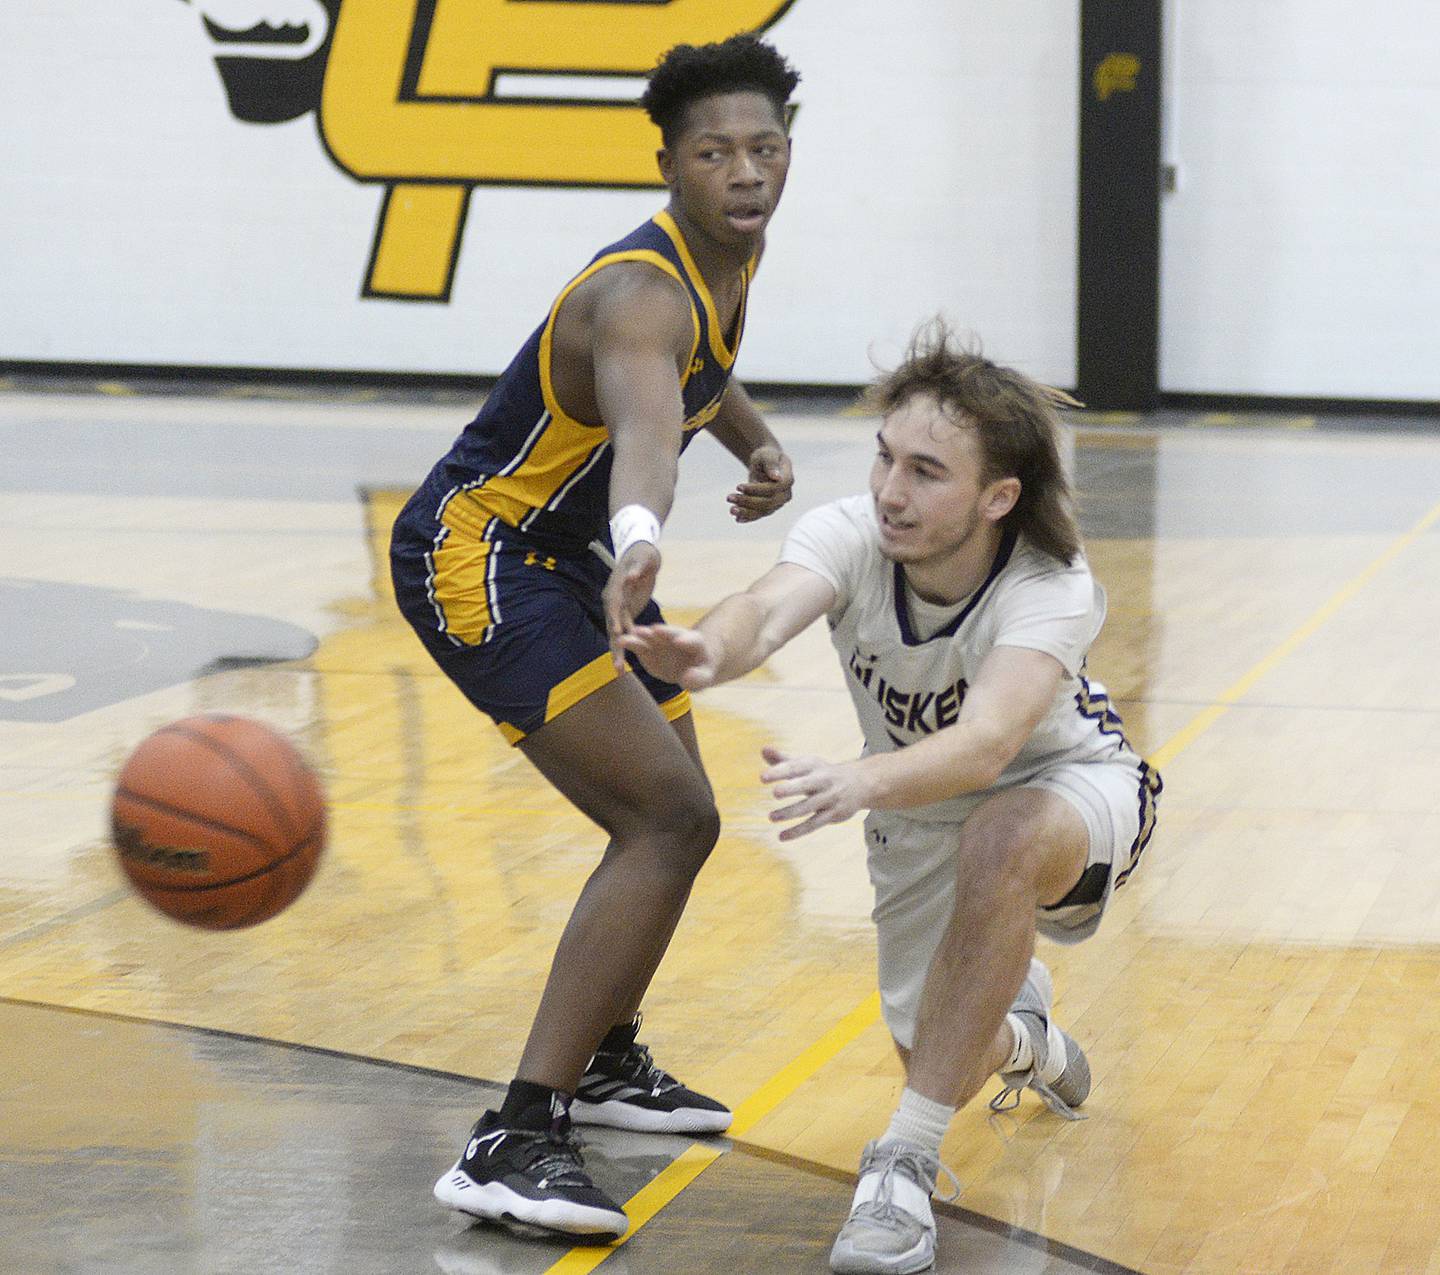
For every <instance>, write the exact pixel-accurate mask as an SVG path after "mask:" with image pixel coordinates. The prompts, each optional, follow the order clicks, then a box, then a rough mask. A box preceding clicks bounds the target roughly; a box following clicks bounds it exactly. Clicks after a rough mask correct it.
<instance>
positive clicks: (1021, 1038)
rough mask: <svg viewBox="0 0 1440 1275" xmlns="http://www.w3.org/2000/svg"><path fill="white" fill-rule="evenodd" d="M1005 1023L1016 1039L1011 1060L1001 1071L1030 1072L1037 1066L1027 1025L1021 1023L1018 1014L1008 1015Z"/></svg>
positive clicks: (1011, 1052)
mask: <svg viewBox="0 0 1440 1275" xmlns="http://www.w3.org/2000/svg"><path fill="white" fill-rule="evenodd" d="M1005 1022H1006V1023H1007V1024H1008V1025H1009V1027H1010V1031H1011V1034H1012V1035H1013V1036H1014V1037H1015V1044H1014V1045H1013V1046H1012V1047H1011V1049H1010V1057H1009V1059H1008V1060H1007V1061H1006V1062H1005V1065H1004V1066H1003V1067H1001V1068H1000V1070H1001V1071H1003V1072H1012V1071H1029V1070H1030V1068H1031V1067H1033V1066H1034V1065H1035V1051H1034V1050H1033V1049H1032V1048H1031V1047H1030V1033H1029V1032H1027V1031H1026V1030H1025V1024H1024V1023H1022V1022H1021V1021H1020V1017H1019V1015H1018V1014H1006V1015H1005Z"/></svg>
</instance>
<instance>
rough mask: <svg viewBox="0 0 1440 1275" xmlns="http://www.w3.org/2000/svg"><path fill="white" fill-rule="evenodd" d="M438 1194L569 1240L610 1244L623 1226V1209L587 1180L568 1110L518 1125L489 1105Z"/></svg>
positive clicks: (476, 1212) (453, 1203) (454, 1204)
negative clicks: (545, 1121)
mask: <svg viewBox="0 0 1440 1275" xmlns="http://www.w3.org/2000/svg"><path fill="white" fill-rule="evenodd" d="M435 1198H436V1199H437V1200H439V1201H440V1203H441V1204H445V1205H448V1206H449V1207H450V1208H452V1209H459V1210H460V1212H462V1213H469V1214H470V1215H471V1216H473V1217H482V1218H487V1219H489V1220H490V1221H492V1222H500V1223H503V1224H511V1225H516V1226H518V1228H520V1229H524V1228H532V1229H534V1230H538V1231H541V1232H544V1233H546V1234H550V1235H560V1236H564V1237H565V1238H566V1239H570V1240H580V1241H592V1242H594V1243H596V1244H608V1243H610V1241H611V1240H618V1239H619V1238H620V1237H621V1236H622V1235H624V1234H625V1230H626V1227H628V1226H629V1221H628V1219H627V1218H626V1217H625V1210H624V1209H622V1208H621V1207H620V1206H619V1205H618V1204H616V1203H615V1201H614V1200H612V1199H611V1198H610V1197H609V1196H608V1195H606V1194H605V1192H604V1191H602V1190H600V1188H599V1187H597V1186H596V1185H595V1183H594V1182H592V1181H591V1180H590V1175H589V1174H588V1173H586V1172H585V1162H584V1160H583V1159H582V1158H581V1155H580V1139H579V1138H577V1137H576V1136H575V1135H574V1133H572V1132H571V1129H570V1119H569V1117H568V1116H566V1115H565V1114H564V1113H563V1112H561V1113H560V1114H558V1115H556V1117H555V1118H554V1120H553V1121H552V1122H551V1125H550V1128H549V1129H548V1130H546V1131H545V1132H543V1133H537V1132H535V1131H534V1130H531V1129H514V1128H509V1127H507V1126H505V1125H503V1124H501V1123H500V1117H499V1115H498V1113H496V1112H494V1111H487V1112H486V1113H485V1114H484V1115H483V1116H481V1117H480V1120H479V1122H478V1123H477V1124H476V1125H475V1128H474V1129H473V1130H472V1131H471V1133H470V1141H469V1143H468V1144H467V1146H466V1147H465V1153H464V1154H463V1155H462V1156H461V1157H460V1158H459V1159H458V1160H457V1161H456V1162H455V1167H454V1168H453V1169H451V1170H449V1172H447V1173H443V1174H441V1175H440V1180H439V1181H438V1182H437V1183H435Z"/></svg>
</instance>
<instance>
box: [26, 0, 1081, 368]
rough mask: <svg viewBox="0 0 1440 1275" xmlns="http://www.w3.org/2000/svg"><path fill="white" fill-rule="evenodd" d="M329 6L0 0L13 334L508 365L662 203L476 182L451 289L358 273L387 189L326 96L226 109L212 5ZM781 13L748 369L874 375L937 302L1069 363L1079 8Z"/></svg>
mask: <svg viewBox="0 0 1440 1275" xmlns="http://www.w3.org/2000/svg"><path fill="white" fill-rule="evenodd" d="M412 2H413V0H395V3H396V4H406V3H412ZM456 2H459V0H442V4H443V3H456ZM197 6H199V7H197ZM316 7H317V6H315V5H314V4H313V3H312V0H195V3H185V2H183V0H104V3H96V0H47V3H46V4H44V5H39V4H9V5H5V6H3V12H0V118H3V120H4V121H5V124H4V128H3V129H0V358H6V359H12V360H53V361H81V362H102V363H157V364H198V365H214V366H259V367H280V368H328V369H356V370H381V371H415V372H478V373H494V372H498V371H499V370H500V369H501V368H502V367H503V366H504V364H505V363H506V362H507V361H508V359H509V357H510V355H511V354H512V353H513V351H514V348H515V346H516V344H517V343H518V342H519V341H520V340H521V339H522V338H523V337H524V335H525V334H526V333H527V332H528V331H529V330H530V329H531V328H532V327H533V326H534V325H535V323H537V322H538V321H539V319H540V318H541V317H542V315H543V313H544V311H545V308H546V306H547V305H548V303H549V301H550V299H551V297H552V296H553V295H554V293H555V291H556V289H557V288H558V287H559V286H560V285H561V284H562V283H563V282H564V281H565V279H566V278H567V277H568V276H569V275H570V274H571V273H573V272H574V271H575V270H577V269H578V268H579V267H580V266H581V265H583V264H584V262H585V261H586V260H587V259H588V258H589V257H590V255H591V254H592V253H593V252H594V251H595V250H596V249H597V248H599V247H600V246H601V245H602V244H604V243H606V242H608V241H609V240H611V239H613V238H615V237H618V236H619V235H620V234H623V233H624V232H626V231H627V230H629V229H630V228H631V227H632V226H633V225H635V224H637V223H638V222H640V221H641V220H643V219H644V218H645V217H646V216H648V215H649V214H650V213H651V212H652V211H654V210H655V209H656V208H658V207H659V206H660V205H661V204H662V203H663V192H660V191H619V190H594V189H591V190H579V189H564V188H534V187H531V188H525V187H500V186H488V187H487V186H481V187H478V188H477V189H476V190H475V192H474V194H473V196H472V198H471V201H470V205H469V214H468V218H467V220H466V224H465V227H464V231H463V237H462V240H461V250H460V254H459V259H458V264H457V268H456V272H455V277H454V286H453V289H452V292H451V295H450V299H449V301H448V302H414V301H400V300H393V299H376V298H369V299H366V298H362V296H361V287H362V283H363V280H364V278H365V274H366V270H367V265H368V258H369V254H370V248H371V243H372V240H373V237H374V234H375V227H376V224H377V216H378V213H379V210H380V205H381V199H382V192H383V187H381V186H379V185H374V184H362V183H360V182H357V181H355V180H354V179H353V178H351V177H350V176H348V175H347V174H346V173H344V172H343V171H341V170H340V168H338V167H337V165H336V164H335V162H334V161H333V160H332V159H331V157H330V155H329V154H328V153H327V151H326V148H325V146H324V145H323V143H322V140H321V136H320V132H319V129H318V128H317V121H316V116H315V114H314V113H310V114H306V115H304V116H302V117H301V118H299V119H297V120H294V121H292V122H289V123H284V124H275V125H260V124H247V123H242V122H240V121H238V120H237V119H236V118H235V117H234V116H233V115H232V114H231V112H230V110H229V108H228V105H227V102H226V97H225V94H224V92H223V90H222V87H221V82H220V79H219V77H218V75H217V73H216V67H215V63H214V59H213V53H214V48H213V46H212V44H211V42H210V40H209V38H208V37H207V36H206V34H205V33H204V31H203V30H202V28H201V26H200V9H201V8H208V10H209V11H211V12H212V13H218V14H220V16H222V17H224V18H226V19H227V20H228V21H230V22H231V24H232V25H236V26H240V25H244V24H245V23H246V22H247V21H249V20H250V17H252V16H253V17H254V18H255V20H257V21H258V20H259V18H260V17H267V16H268V17H271V18H273V19H275V20H276V21H277V22H278V21H279V20H281V19H284V18H286V17H289V16H303V14H304V13H306V12H307V11H312V12H313V11H314V10H315V8H316ZM769 34H770V38H772V39H773V40H774V41H775V43H776V44H777V45H778V46H779V47H780V48H781V49H782V50H783V51H784V52H785V53H786V54H787V55H788V56H789V57H791V59H792V60H793V61H794V62H795V63H796V65H797V66H798V67H799V68H800V69H801V71H802V72H803V74H804V77H805V79H804V83H803V84H802V86H801V89H800V92H799V94H798V95H797V97H798V101H799V103H800V114H799V118H798V122H797V127H796V152H795V162H794V167H793V170H792V176H791V184H790V188H789V191H788V193H787V196H786V201H785V203H784V205H782V207H781V209H780V211H779V214H778V215H777V217H776V219H775V221H774V223H773V226H772V230H771V236H770V251H769V253H768V255H767V258H766V262H765V266H764V269H763V271H762V273H761V276H760V278H759V280H758V281H757V288H756V293H755V304H754V309H753V310H752V319H751V327H750V330H749V333H748V335H747V340H746V349H745V351H744V353H743V355H742V358H741V364H740V369H739V370H740V371H741V373H742V375H744V376H747V377H749V378H750V379H754V380H781V381H814V382H852V381H860V380H865V379H868V377H869V376H870V375H871V372H872V367H871V362H870V359H871V357H872V354H873V356H874V357H877V358H881V359H885V358H890V357H893V356H894V354H895V352H896V350H897V349H898V348H899V346H900V344H901V342H902V341H903V339H904V337H905V336H906V335H907V334H908V333H909V331H910V329H911V328H912V326H913V324H914V323H915V322H916V321H917V320H918V319H920V318H922V317H924V316H925V315H927V314H929V313H932V312H934V311H936V310H941V309H943V310H944V311H946V312H947V313H948V314H949V315H950V317H951V318H952V319H953V320H954V321H955V322H956V323H957V324H959V325H960V326H962V327H964V328H967V329H973V330H974V331H976V332H978V333H979V334H980V335H981V337H982V338H983V339H984V341H985V343H986V345H987V348H988V349H989V350H990V351H991V352H992V353H994V354H995V355H997V356H998V357H1002V358H1004V359H1006V360H1009V361H1013V362H1016V363H1019V364H1020V365H1022V366H1024V367H1026V368H1027V369H1028V370H1030V371H1032V372H1034V373H1035V374H1036V375H1039V376H1042V377H1045V378H1047V379H1049V380H1051V381H1054V382H1057V383H1061V384H1069V383H1072V382H1073V377H1074V310H1075V297H1074V277H1075V233H1074V220H1075V218H1074V205H1075V168H1076V164H1075V136H1076V119H1075V109H1076V108H1075V97H1076V92H1075V70H1074V68H1075V63H1076V58H1077V40H1078V12H1077V6H1076V5H1074V4H1071V3H1065V4H1058V3H1054V2H1053V0H892V3H889V4H887V5H884V6H880V5H875V4H873V3H869V0H794V3H793V5H792V6H791V8H790V9H789V10H788V11H787V12H786V13H785V15H784V16H783V17H782V18H781V19H780V20H779V22H778V23H777V24H776V25H775V26H774V27H773V28H772V29H771V31H770V33H769Z"/></svg>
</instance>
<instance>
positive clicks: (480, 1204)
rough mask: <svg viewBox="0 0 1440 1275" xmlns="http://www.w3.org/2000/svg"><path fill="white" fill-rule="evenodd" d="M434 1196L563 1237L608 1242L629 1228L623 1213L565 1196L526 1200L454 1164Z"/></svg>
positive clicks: (448, 1204)
mask: <svg viewBox="0 0 1440 1275" xmlns="http://www.w3.org/2000/svg"><path fill="white" fill-rule="evenodd" d="M435 1198H436V1199H437V1200H439V1201H440V1203H441V1204H443V1205H445V1207H446V1208H450V1209H455V1210H456V1211H457V1212H460V1213H468V1214H469V1215H470V1216H471V1217H478V1218H484V1219H485V1220H486V1221H487V1222H500V1223H507V1224H518V1225H521V1226H529V1227H534V1228H536V1229H537V1230H541V1231H544V1232H546V1233H547V1234H549V1235H554V1236H559V1237H562V1238H564V1239H571V1240H581V1241H586V1242H590V1243H595V1244H608V1243H610V1242H611V1241H612V1240H618V1239H619V1238H620V1237H621V1236H622V1235H624V1234H625V1232H626V1231H627V1230H629V1228H630V1219H629V1218H627V1217H626V1216H625V1214H623V1213H618V1214H617V1213H610V1212H608V1211H607V1210H605V1209H592V1208H587V1207H586V1206H585V1205H583V1204H572V1203H570V1202H569V1201H566V1200H530V1199H527V1198H526V1197H525V1196H523V1195H517V1194H516V1193H515V1192H514V1191H512V1190H511V1189H510V1188H509V1187H507V1186H505V1185H504V1184H503V1183H500V1182H485V1183H480V1182H476V1181H475V1180H474V1179H473V1178H471V1177H470V1176H469V1175H468V1174H466V1173H464V1172H463V1171H462V1170H461V1168H460V1166H459V1165H458V1164H457V1165H456V1166H455V1167H454V1168H453V1169H451V1170H450V1172H448V1173H445V1174H442V1175H441V1177H440V1180H439V1181H438V1182H436V1183H435Z"/></svg>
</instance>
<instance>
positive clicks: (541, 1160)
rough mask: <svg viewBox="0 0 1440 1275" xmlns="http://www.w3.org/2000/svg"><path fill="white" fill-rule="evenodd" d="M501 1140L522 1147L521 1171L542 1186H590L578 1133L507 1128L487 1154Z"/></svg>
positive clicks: (492, 1152)
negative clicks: (532, 1177) (539, 1182)
mask: <svg viewBox="0 0 1440 1275" xmlns="http://www.w3.org/2000/svg"><path fill="white" fill-rule="evenodd" d="M505 1141H509V1142H512V1143H514V1144H515V1146H516V1147H517V1148H519V1149H523V1151H522V1154H523V1155H524V1159H523V1167H524V1170H525V1172H526V1173H527V1174H534V1175H535V1176H536V1177H537V1178H539V1179H540V1181H541V1183H542V1185H543V1184H548V1185H550V1186H589V1185H590V1179H589V1177H588V1176H587V1175H586V1173H585V1157H584V1156H583V1155H582V1154H581V1151H580V1148H581V1147H582V1146H583V1145H584V1144H583V1143H582V1142H581V1140H580V1137H579V1135H578V1134H574V1133H569V1134H563V1133H555V1132H553V1131H552V1132H546V1133H531V1132H530V1131H528V1130H525V1129H507V1130H506V1131H505V1133H504V1135H503V1136H502V1137H501V1138H500V1139H499V1140H497V1141H496V1142H495V1143H494V1144H493V1145H492V1147H491V1148H490V1152H491V1154H492V1155H493V1154H494V1153H495V1152H496V1151H498V1150H499V1149H500V1145H501V1143H502V1142H505ZM526 1153H528V1154H526Z"/></svg>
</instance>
